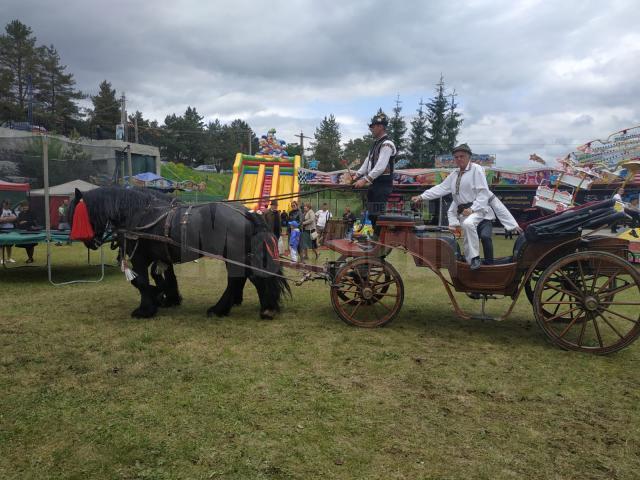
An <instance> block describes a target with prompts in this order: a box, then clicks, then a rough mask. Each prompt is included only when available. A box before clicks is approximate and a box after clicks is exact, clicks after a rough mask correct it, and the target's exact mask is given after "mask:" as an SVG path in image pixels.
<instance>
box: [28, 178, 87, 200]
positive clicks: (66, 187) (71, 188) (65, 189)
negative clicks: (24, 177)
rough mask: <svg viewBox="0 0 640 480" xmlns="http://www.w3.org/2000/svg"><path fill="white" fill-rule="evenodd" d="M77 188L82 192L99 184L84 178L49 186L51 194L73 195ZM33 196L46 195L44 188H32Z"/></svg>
mask: <svg viewBox="0 0 640 480" xmlns="http://www.w3.org/2000/svg"><path fill="white" fill-rule="evenodd" d="M76 188H77V189H78V190H80V191H81V192H86V191H88V190H93V189H95V188H98V186H97V185H94V184H93V183H89V182H85V181H84V180H72V181H71V182H67V183H63V184H61V185H55V186H53V187H49V195H68V196H71V195H73V194H74V193H75V191H76ZM31 196H32V197H43V196H44V188H39V189H38V190H31Z"/></svg>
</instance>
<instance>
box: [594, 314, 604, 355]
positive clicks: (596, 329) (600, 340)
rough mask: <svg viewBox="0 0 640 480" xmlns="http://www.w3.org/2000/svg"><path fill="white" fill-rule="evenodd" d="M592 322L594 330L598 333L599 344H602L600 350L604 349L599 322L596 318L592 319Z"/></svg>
mask: <svg viewBox="0 0 640 480" xmlns="http://www.w3.org/2000/svg"><path fill="white" fill-rule="evenodd" d="M591 321H592V322H593V328H594V329H595V331H596V336H597V337H598V343H599V344H600V348H603V347H604V343H602V335H600V328H598V322H597V320H596V317H595V316H594V317H591Z"/></svg>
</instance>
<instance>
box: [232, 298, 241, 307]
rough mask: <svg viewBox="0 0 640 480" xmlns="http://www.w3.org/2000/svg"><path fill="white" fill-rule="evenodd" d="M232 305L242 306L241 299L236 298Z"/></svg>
mask: <svg viewBox="0 0 640 480" xmlns="http://www.w3.org/2000/svg"><path fill="white" fill-rule="evenodd" d="M233 304H234V305H242V298H236V299H235V300H234V301H233Z"/></svg>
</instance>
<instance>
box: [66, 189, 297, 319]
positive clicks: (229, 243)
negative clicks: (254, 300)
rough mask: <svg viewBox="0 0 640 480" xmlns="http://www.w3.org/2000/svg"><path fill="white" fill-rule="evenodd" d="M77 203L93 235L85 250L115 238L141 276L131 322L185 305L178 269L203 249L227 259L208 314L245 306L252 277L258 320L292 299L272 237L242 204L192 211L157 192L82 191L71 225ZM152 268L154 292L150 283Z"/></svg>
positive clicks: (259, 218)
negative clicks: (177, 265) (219, 289)
mask: <svg viewBox="0 0 640 480" xmlns="http://www.w3.org/2000/svg"><path fill="white" fill-rule="evenodd" d="M80 200H84V203H85V204H86V206H87V210H88V213H89V219H90V222H91V226H92V227H93V230H94V233H95V236H94V237H93V238H92V239H91V240H87V241H85V242H84V243H85V245H86V246H87V247H89V248H92V249H94V250H95V249H97V248H99V247H100V245H102V243H103V242H104V239H105V236H106V235H107V234H108V233H109V232H113V235H114V238H116V239H117V240H118V243H119V247H120V251H121V256H123V255H125V254H126V256H127V257H128V258H129V261H130V262H131V266H132V270H133V271H134V272H135V274H136V277H135V278H134V279H133V280H132V281H131V283H132V285H134V286H135V287H136V288H137V289H138V290H139V291H140V297H141V298H140V306H139V307H138V308H136V309H135V310H134V311H133V312H131V316H133V317H140V318H147V317H152V316H154V315H155V314H156V312H157V310H158V307H169V306H174V305H179V304H180V303H181V300H182V298H181V296H180V293H179V291H178V282H177V278H176V276H175V273H174V270H173V264H174V263H183V262H189V261H192V260H195V259H197V258H200V257H201V256H202V254H201V253H199V252H198V251H200V252H207V253H210V254H213V255H219V256H222V257H224V258H225V259H227V260H229V261H228V262H227V263H226V267H227V287H226V289H225V291H224V293H223V294H222V296H221V297H220V299H219V300H218V303H216V304H215V305H214V306H212V307H211V308H209V309H208V310H207V315H217V316H220V317H222V316H226V315H229V312H230V311H231V307H232V306H233V305H240V304H241V303H242V293H243V290H244V286H245V283H246V281H247V278H248V279H249V280H250V281H251V283H253V285H254V286H255V287H256V290H257V291H258V296H259V299H260V317H261V318H266V319H271V318H273V317H274V316H275V314H276V312H278V311H279V310H280V306H281V301H282V298H283V296H284V295H285V294H286V293H290V289H289V285H288V284H287V281H286V280H285V279H284V278H282V277H280V276H278V275H282V270H281V267H280V265H279V263H278V259H277V254H278V253H277V252H278V249H277V243H276V240H275V237H274V236H273V234H272V233H271V232H269V231H268V228H267V226H266V224H265V222H264V220H263V219H262V216H260V215H257V214H255V213H253V212H250V211H249V210H247V209H246V208H244V207H243V206H240V205H235V204H229V203H221V202H213V203H207V204H201V205H194V206H188V205H182V204H180V203H177V202H176V201H175V199H174V198H172V197H170V196H168V195H164V194H162V193H159V192H157V191H154V190H148V189H139V188H123V187H101V188H97V189H95V190H91V191H88V192H84V193H81V192H80V191H79V190H76V195H75V199H74V200H73V202H72V204H71V206H70V218H71V219H73V214H74V212H75V209H76V206H77V204H78V202H79V201H80ZM123 232H127V233H126V234H125V233H123ZM149 267H151V275H152V277H153V279H154V281H155V283H156V285H155V286H154V285H151V284H150V283H149ZM274 274H275V275H274Z"/></svg>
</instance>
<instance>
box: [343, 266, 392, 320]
mask: <svg viewBox="0 0 640 480" xmlns="http://www.w3.org/2000/svg"><path fill="white" fill-rule="evenodd" d="M403 301H404V285H403V283H402V278H400V274H399V273H398V272H397V271H396V269H395V268H393V267H392V266H391V265H390V264H389V263H387V262H384V261H381V260H379V259H377V258H358V259H355V260H352V261H350V262H349V263H347V264H346V265H344V266H343V267H342V268H341V269H340V270H338V272H337V273H336V277H335V279H334V282H333V284H332V285H331V304H332V305H333V309H334V310H335V312H336V313H337V314H338V316H339V317H340V318H341V319H342V320H343V321H344V322H346V323H348V324H350V325H356V326H358V327H368V328H373V327H381V326H383V325H386V324H387V323H389V322H390V321H391V320H393V319H394V318H395V317H396V315H398V313H399V312H400V308H401V307H402V302H403Z"/></svg>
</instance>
